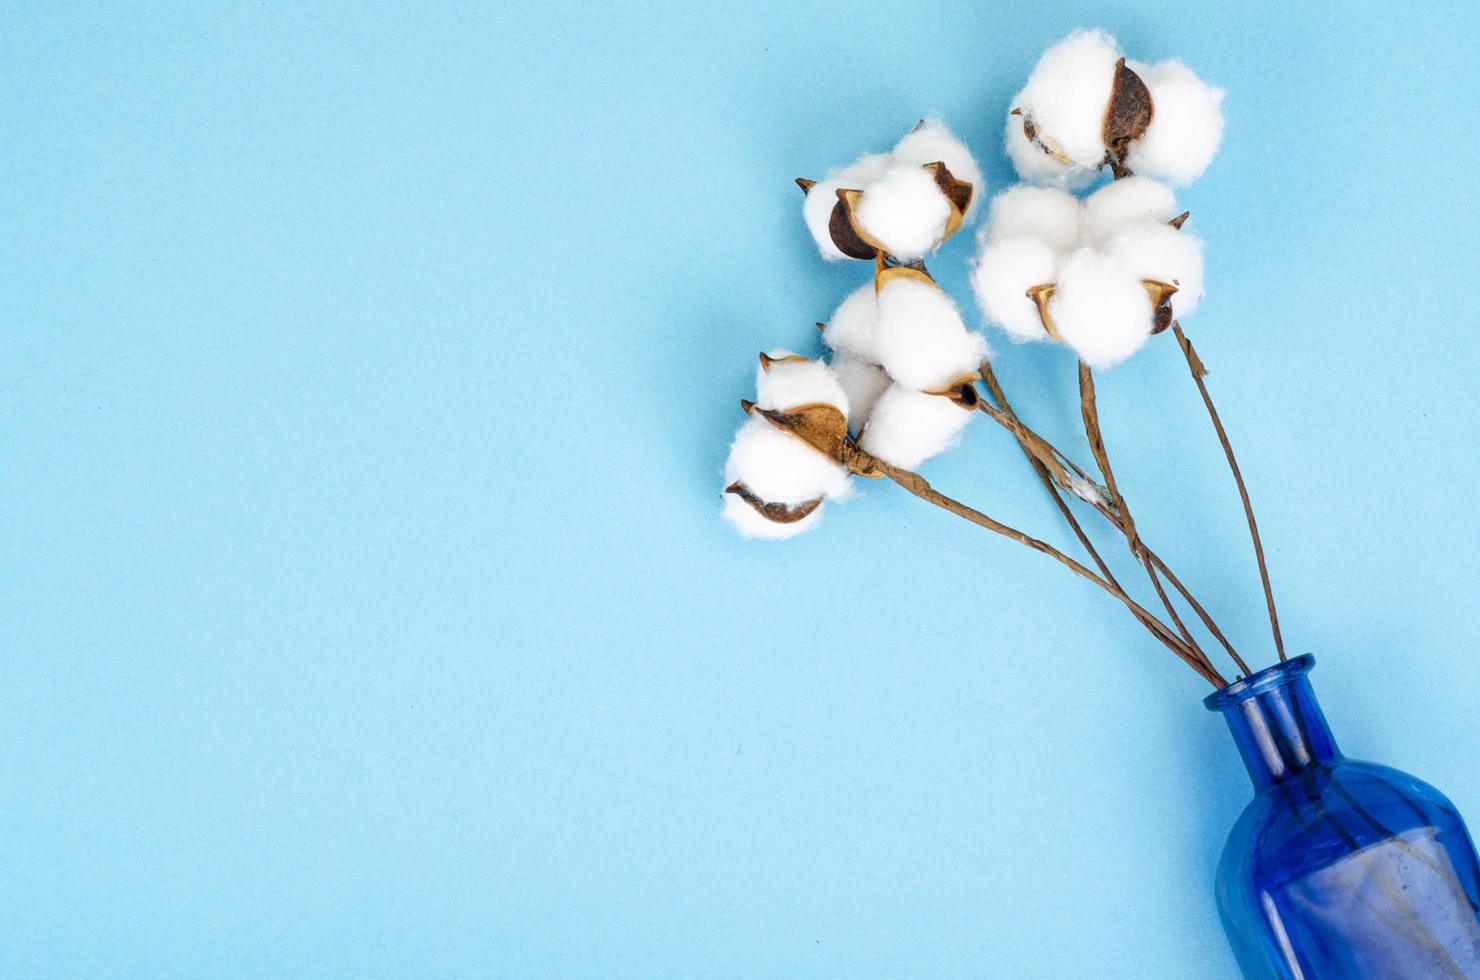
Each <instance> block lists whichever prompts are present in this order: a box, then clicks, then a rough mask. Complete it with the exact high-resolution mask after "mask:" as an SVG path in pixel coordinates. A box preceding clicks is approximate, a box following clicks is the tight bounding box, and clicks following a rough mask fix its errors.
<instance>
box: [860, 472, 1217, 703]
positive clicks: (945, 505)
mask: <svg viewBox="0 0 1480 980" xmlns="http://www.w3.org/2000/svg"><path fill="white" fill-rule="evenodd" d="M849 453H850V458H849V459H848V460H847V463H848V465H849V466H850V467H852V468H853V469H855V470H856V471H858V472H863V473H878V474H879V475H881V476H885V477H888V478H889V479H890V480H893V481H894V482H895V483H897V484H898V485H899V486H901V487H903V488H904V489H905V490H908V491H909V492H910V493H912V494H914V495H915V496H917V497H919V498H920V499H921V500H924V501H926V502H928V503H931V504H934V505H935V506H937V507H940V508H942V509H943V510H946V511H948V512H950V513H952V514H955V515H956V516H957V517H960V518H963V519H965V520H967V521H970V522H971V523H973V524H976V525H978V526H980V527H984V528H986V529H987V530H989V531H993V532H995V533H997V534H1000V535H1002V536H1003V537H1005V538H1009V539H1011V540H1013V541H1016V542H1018V543H1019V544H1022V545H1025V546H1026V547H1029V548H1032V549H1033V550H1034V551H1037V552H1040V553H1041V554H1045V555H1048V556H1049V557H1050V558H1052V559H1054V560H1055V561H1057V562H1059V563H1060V564H1061V565H1063V566H1064V567H1066V568H1068V569H1069V570H1070V571H1072V572H1074V574H1076V575H1078V576H1080V577H1081V578H1084V579H1087V580H1088V581H1090V582H1093V583H1095V584H1096V585H1098V586H1099V587H1100V588H1102V589H1104V590H1105V591H1106V592H1108V593H1110V594H1111V595H1112V596H1114V597H1115V598H1116V599H1119V600H1120V601H1121V602H1122V603H1123V604H1124V605H1125V606H1126V608H1127V609H1129V610H1130V611H1131V613H1132V615H1134V616H1135V617H1136V619H1137V620H1139V621H1140V622H1141V623H1142V625H1143V626H1145V627H1146V628H1147V630H1149V631H1150V632H1151V633H1152V635H1154V636H1155V637H1156V638H1157V639H1158V640H1160V641H1161V642H1162V643H1163V644H1164V645H1165V646H1166V647H1167V648H1168V649H1169V650H1171V651H1172V652H1173V653H1175V654H1176V655H1177V656H1178V657H1179V658H1181V659H1182V661H1183V662H1185V663H1186V664H1187V665H1188V666H1189V667H1191V668H1192V669H1193V670H1195V671H1197V673H1198V675H1199V676H1200V677H1202V678H1203V680H1205V681H1207V682H1208V683H1209V684H1212V685H1213V686H1214V687H1215V688H1220V687H1224V686H1226V685H1227V681H1226V680H1224V679H1223V678H1222V677H1221V676H1220V675H1219V674H1218V673H1217V671H1215V670H1213V669H1212V668H1210V667H1209V666H1208V665H1207V664H1206V663H1205V662H1203V661H1202V660H1200V659H1199V658H1198V657H1197V656H1196V655H1194V654H1193V652H1192V651H1191V650H1189V649H1187V648H1186V647H1185V646H1184V644H1183V642H1182V640H1181V639H1180V638H1179V637H1178V636H1177V635H1176V634H1175V633H1173V632H1172V631H1171V628H1170V627H1168V626H1167V625H1166V624H1164V623H1162V622H1161V621H1160V620H1159V619H1157V618H1156V617H1155V616H1153V615H1151V613H1149V612H1148V611H1147V610H1146V609H1144V608H1143V607H1142V606H1140V605H1139V604H1138V603H1137V602H1136V601H1135V600H1134V599H1132V598H1131V597H1130V596H1128V595H1126V594H1125V592H1124V591H1123V590H1121V589H1120V588H1118V587H1116V586H1113V585H1111V584H1110V583H1109V582H1107V581H1106V580H1105V579H1103V578H1101V577H1100V576H1098V575H1096V574H1095V573H1094V572H1092V571H1090V570H1089V569H1088V568H1086V567H1084V566H1083V565H1081V564H1080V563H1079V562H1077V561H1075V560H1074V559H1073V558H1070V557H1069V556H1068V555H1066V554H1064V553H1063V552H1062V551H1060V550H1059V549H1057V548H1055V547H1054V546H1053V545H1051V544H1048V543H1047V542H1045V541H1040V540H1038V539H1037V538H1035V537H1031V536H1030V535H1027V534H1024V533H1023V532H1022V531H1019V530H1018V529H1017V528H1014V527H1009V526H1008V525H1006V524H1003V523H1002V522H1001V521H997V520H994V519H993V518H991V517H988V516H987V515H986V514H983V513H982V512H981V511H978V510H975V509H973V508H971V507H968V506H967V505H966V504H963V503H961V502H960V501H959V500H955V499H953V498H951V497H947V496H946V495H945V494H943V493H941V492H940V491H938V490H936V489H935V488H934V487H932V486H931V485H930V483H929V482H928V481H927V480H926V479H925V478H924V477H922V476H920V474H918V473H915V472H912V471H910V470H906V469H901V468H900V467H897V466H894V465H892V464H890V463H886V462H884V461H883V460H882V459H879V458H877V457H875V456H872V455H870V454H868V453H865V452H863V451H862V450H859V449H853V448H851V447H850V450H849Z"/></svg>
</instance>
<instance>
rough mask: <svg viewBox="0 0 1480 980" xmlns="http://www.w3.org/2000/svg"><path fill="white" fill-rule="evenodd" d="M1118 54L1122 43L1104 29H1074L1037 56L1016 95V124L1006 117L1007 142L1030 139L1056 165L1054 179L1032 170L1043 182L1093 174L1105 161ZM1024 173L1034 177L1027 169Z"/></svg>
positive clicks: (1042, 154)
mask: <svg viewBox="0 0 1480 980" xmlns="http://www.w3.org/2000/svg"><path fill="white" fill-rule="evenodd" d="M1119 59H1120V46H1119V45H1118V44H1116V42H1115V38H1113V37H1111V36H1110V35H1108V34H1106V33H1104V32H1103V31H1075V32H1074V33H1072V34H1070V35H1069V36H1068V37H1066V38H1064V39H1063V40H1062V41H1059V42H1058V43H1057V44H1055V45H1053V46H1052V47H1050V48H1049V49H1048V50H1047V51H1045V52H1044V53H1043V56H1042V57H1041V58H1039V59H1038V64H1037V65H1035V66H1034V68H1033V72H1032V74H1030V75H1029V76H1028V82H1027V84H1026V85H1024V86H1023V90H1022V91H1021V92H1019V93H1018V94H1017V96H1016V97H1015V98H1014V99H1013V102H1012V107H1013V109H1014V110H1015V111H1016V112H1017V114H1018V116H1019V119H1018V120H1016V122H1017V125H1014V122H1015V121H1014V120H1012V119H1009V120H1008V136H1009V139H1008V144H1009V146H1011V145H1012V144H1013V143H1025V144H1028V145H1029V146H1032V147H1033V148H1034V149H1036V151H1037V154H1038V155H1039V156H1042V157H1047V158H1049V159H1050V160H1052V161H1053V162H1054V163H1055V164H1056V165H1057V166H1056V167H1054V168H1052V170H1051V171H1049V172H1051V173H1053V174H1054V179H1043V178H1042V177H1041V176H1039V175H1037V174H1035V175H1033V176H1038V179H1039V181H1040V182H1042V183H1050V182H1057V183H1068V182H1069V181H1070V180H1073V179H1076V178H1079V177H1082V176H1083V175H1084V174H1086V173H1091V174H1092V172H1093V171H1094V170H1096V169H1097V168H1098V167H1099V166H1100V164H1101V163H1103V162H1104V159H1105V139H1104V124H1105V107H1106V106H1107V105H1109V104H1110V96H1111V94H1112V91H1113V87H1114V84H1115V66H1116V62H1117V61H1118V60H1119ZM1014 129H1016V130H1017V131H1018V132H1017V134H1016V137H1014V136H1013V130H1014ZM1019 149H1020V148H1019ZM1009 152H1011V150H1010V151H1009ZM1016 162H1017V157H1016V156H1014V163H1016ZM1040 173H1042V171H1040ZM1022 177H1023V179H1025V180H1028V179H1033V177H1032V176H1030V175H1029V174H1022Z"/></svg>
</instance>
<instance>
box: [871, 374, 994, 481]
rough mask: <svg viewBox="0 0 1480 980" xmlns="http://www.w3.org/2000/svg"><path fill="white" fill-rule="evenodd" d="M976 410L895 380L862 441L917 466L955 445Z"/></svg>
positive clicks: (888, 456) (900, 462)
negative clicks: (965, 407) (895, 382)
mask: <svg viewBox="0 0 1480 980" xmlns="http://www.w3.org/2000/svg"><path fill="white" fill-rule="evenodd" d="M974 414H976V413H975V412H972V411H969V410H967V409H964V408H962V407H961V406H959V405H957V404H956V403H955V402H953V401H951V400H950V399H949V398H945V397H943V396H941V395H927V394H925V393H924V392H920V391H916V390H914V389H913V388H910V387H907V386H905V385H901V384H893V385H890V386H889V388H888V390H886V391H885V392H884V394H882V395H881V396H879V400H878V402H876V403H875V404H874V410H873V412H872V413H870V415H869V419H868V425H866V426H864V428H863V435H862V436H861V437H860V438H859V445H860V446H861V447H862V448H863V450H864V451H865V452H868V453H872V454H874V455H875V456H877V457H879V458H880V459H882V460H884V461H885V462H887V463H893V464H894V465H895V466H902V467H904V468H905V469H914V468H915V467H917V466H919V465H920V464H921V463H923V462H925V460H927V459H929V458H930V457H932V456H935V455H938V454H940V453H942V452H944V451H946V450H947V449H949V448H951V446H953V445H955V443H956V441H957V439H958V438H959V437H960V434H961V430H962V429H964V428H965V427H966V424H967V423H968V422H970V421H971V417H972V416H973V415H974Z"/></svg>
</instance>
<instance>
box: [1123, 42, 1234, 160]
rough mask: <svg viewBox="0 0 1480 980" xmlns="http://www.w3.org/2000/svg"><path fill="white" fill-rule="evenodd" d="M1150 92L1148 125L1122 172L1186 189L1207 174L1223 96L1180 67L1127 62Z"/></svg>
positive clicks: (1219, 128)
mask: <svg viewBox="0 0 1480 980" xmlns="http://www.w3.org/2000/svg"><path fill="white" fill-rule="evenodd" d="M1127 65H1128V67H1129V68H1130V69H1131V70H1132V71H1134V72H1135V73H1136V74H1137V75H1140V76H1141V80H1142V81H1144V82H1145V83H1146V88H1147V89H1148V90H1150V92H1151V103H1152V105H1153V106H1154V107H1155V112H1154V113H1153V114H1152V116H1151V125H1150V126H1147V127H1146V132H1145V133H1143V134H1142V135H1141V138H1140V139H1138V140H1136V141H1135V142H1133V143H1132V144H1131V146H1130V151H1129V152H1128V153H1127V154H1126V160H1125V162H1126V166H1127V167H1129V168H1130V169H1131V170H1132V171H1134V172H1135V173H1138V174H1143V175H1145V176H1147V177H1156V178H1159V179H1161V180H1166V181H1170V182H1171V183H1173V184H1177V185H1179V186H1185V185H1187V184H1190V183H1192V182H1193V181H1194V180H1196V179H1197V178H1198V177H1201V176H1202V174H1203V171H1204V170H1206V169H1208V164H1209V163H1211V162H1212V160H1213V156H1214V154H1216V153H1217V152H1218V144H1219V142H1221V141H1222V139H1223V90H1222V89H1219V88H1214V87H1213V86H1211V85H1209V84H1207V83H1206V82H1204V81H1203V80H1202V79H1200V78H1198V77H1197V75H1196V74H1195V73H1194V72H1193V70H1192V69H1191V68H1188V67H1187V66H1186V65H1184V64H1183V63H1182V62H1180V61H1176V60H1172V61H1163V62H1161V63H1160V64H1156V65H1149V66H1148V65H1143V64H1140V63H1139V62H1127Z"/></svg>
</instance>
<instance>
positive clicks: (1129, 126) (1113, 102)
mask: <svg viewBox="0 0 1480 980" xmlns="http://www.w3.org/2000/svg"><path fill="white" fill-rule="evenodd" d="M1155 111H1156V109H1155V106H1153V105H1152V103H1151V90H1150V89H1148V88H1147V87H1146V83H1145V82H1144V81H1142V80H1141V76H1140V75H1137V74H1136V73H1135V72H1134V71H1132V70H1131V69H1130V68H1128V67H1127V66H1126V63H1125V59H1124V58H1121V59H1120V60H1119V61H1117V62H1116V63H1115V83H1114V86H1113V88H1112V89H1111V91H1110V104H1109V105H1108V106H1106V107H1105V122H1104V125H1103V126H1102V129H1101V131H1102V132H1103V133H1104V137H1105V162H1106V163H1108V164H1109V165H1110V170H1111V172H1112V173H1113V174H1114V175H1115V178H1116V179H1117V180H1119V179H1120V178H1121V177H1126V176H1129V175H1130V171H1129V170H1127V169H1126V167H1125V157H1126V154H1127V153H1129V152H1130V146H1131V143H1132V142H1134V141H1135V140H1138V139H1140V138H1141V134H1143V133H1145V132H1146V127H1147V126H1150V125H1151V117H1152V116H1153V115H1154V114H1155Z"/></svg>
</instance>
